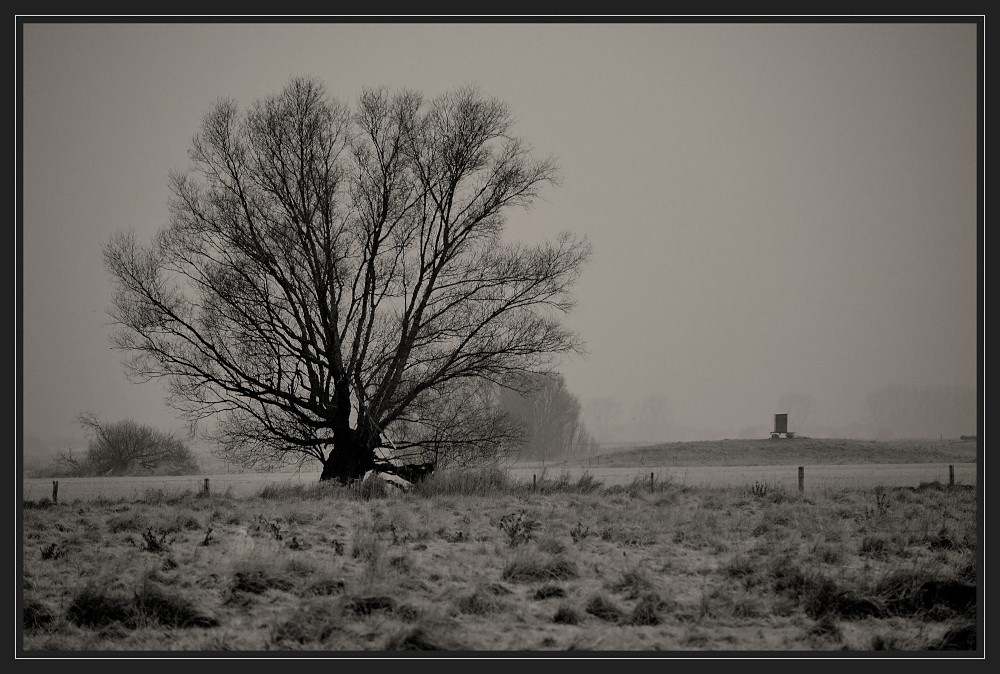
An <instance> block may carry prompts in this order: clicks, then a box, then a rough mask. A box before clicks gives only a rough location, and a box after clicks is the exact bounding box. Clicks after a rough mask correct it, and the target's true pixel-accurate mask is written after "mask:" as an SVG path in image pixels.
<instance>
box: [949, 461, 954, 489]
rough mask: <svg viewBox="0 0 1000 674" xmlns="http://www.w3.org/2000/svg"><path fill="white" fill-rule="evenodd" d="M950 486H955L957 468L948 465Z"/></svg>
mask: <svg viewBox="0 0 1000 674" xmlns="http://www.w3.org/2000/svg"><path fill="white" fill-rule="evenodd" d="M948 484H950V485H954V484H955V466H954V465H952V464H948Z"/></svg>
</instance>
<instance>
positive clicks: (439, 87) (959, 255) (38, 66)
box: [20, 22, 979, 438]
mask: <svg viewBox="0 0 1000 674" xmlns="http://www.w3.org/2000/svg"><path fill="white" fill-rule="evenodd" d="M23 34H24V51H23V78H22V84H23V99H22V108H21V109H22V111H23V132H24V136H23V138H24V146H23V147H24V156H23V193H22V194H23V201H22V204H23V209H24V210H23V213H24V218H23V230H22V233H23V256H22V257H21V264H22V272H23V290H24V292H23V297H22V298H20V301H21V310H22V312H23V333H22V339H23V342H22V345H23V355H24V359H23V382H22V384H23V385H22V391H23V403H24V408H23V427H24V431H25V434H26V435H29V436H30V435H35V436H38V437H43V438H44V437H52V436H65V435H78V434H79V427H78V426H77V424H76V423H75V421H74V420H75V417H76V415H77V414H79V413H80V412H81V411H84V410H91V411H94V412H96V413H98V414H99V415H101V416H102V417H105V418H108V419H121V418H132V419H135V420H137V421H140V422H143V423H149V424H153V425H156V426H160V427H164V428H181V424H180V423H179V422H178V421H176V420H175V417H174V416H173V413H172V412H171V411H170V410H169V409H168V408H167V407H166V406H165V405H164V403H163V395H162V391H161V390H160V388H159V387H158V386H157V385H156V384H145V385H136V384H130V383H128V382H127V381H126V379H125V377H124V375H123V372H122V368H121V365H120V354H119V353H117V352H115V351H112V350H111V348H110V342H109V339H108V337H109V334H110V331H111V326H110V325H109V319H108V315H107V311H108V309H109V306H110V293H111V284H110V279H109V277H108V275H107V274H106V272H105V269H104V267H103V260H102V249H103V247H104V245H105V244H106V242H107V240H108V238H109V236H110V235H111V234H112V233H113V232H115V231H118V230H123V229H134V230H135V232H136V233H137V236H138V238H139V239H140V240H141V241H143V242H149V241H150V240H151V238H152V236H153V234H154V233H155V232H156V231H157V229H159V228H160V227H162V226H163V225H164V224H165V223H166V220H167V215H168V214H167V206H166V201H167V196H168V191H167V175H168V172H170V171H171V170H176V169H184V168H185V167H187V166H188V160H187V151H188V149H189V146H190V140H191V138H192V136H193V135H194V134H195V133H196V132H197V131H198V128H199V124H200V120H201V117H202V115H203V114H204V113H205V112H206V111H207V110H208V109H209V107H210V106H211V104H212V102H213V101H214V100H216V99H217V98H219V97H223V96H225V97H232V98H234V99H236V100H237V101H239V102H242V103H247V102H249V101H251V100H252V99H253V98H256V97H259V96H263V95H268V94H272V93H277V92H278V91H279V90H280V89H281V88H282V87H283V86H284V85H285V84H286V83H287V82H288V80H289V78H290V77H292V76H297V75H309V76H314V77H317V78H319V79H321V80H322V81H323V82H324V83H325V84H326V85H327V87H328V89H329V90H330V92H331V93H333V94H334V95H336V96H337V97H339V98H341V99H342V100H344V101H347V102H350V101H352V100H353V99H355V98H356V96H357V95H358V94H359V93H360V91H361V89H362V88H363V87H366V86H376V85H386V86H389V87H404V86H405V87H409V88H414V89H418V90H420V91H422V92H424V93H425V94H426V95H428V96H434V95H436V94H439V93H443V92H444V91H446V90H449V89H452V88H454V87H456V86H458V85H462V84H466V83H475V84H478V85H479V86H480V88H481V89H482V91H483V92H484V93H486V94H490V95H495V96H497V97H499V98H501V99H503V100H505V101H506V102H507V103H509V104H510V106H511V108H512V110H513V112H514V114H515V116H516V118H517V120H518V122H517V125H516V127H515V131H516V133H517V134H518V135H520V136H522V137H523V138H525V139H526V140H527V141H528V142H530V143H531V144H532V145H533V146H534V148H535V150H536V152H537V154H538V155H542V156H544V155H549V154H551V155H553V156H554V157H555V158H556V159H557V160H558V162H559V166H560V172H561V177H562V186H561V187H558V188H551V189H549V190H547V191H546V192H545V195H544V200H542V201H540V202H538V203H537V204H536V205H535V207H534V208H533V209H531V210H530V211H528V212H518V213H512V214H511V218H510V224H509V228H508V233H509V236H510V237H511V238H512V239H531V240H541V239H543V238H548V237H551V236H554V235H555V234H556V233H557V232H559V231H560V230H566V229H568V230H572V231H574V232H577V233H579V234H584V235H586V236H587V237H588V238H589V239H590V241H591V243H592V245H593V249H594V254H593V259H592V261H591V262H590V263H589V265H588V266H587V267H586V269H585V271H584V274H583V276H582V278H581V280H580V282H579V284H578V285H577V287H576V296H577V298H578V306H577V308H576V310H575V311H574V313H573V314H571V315H570V316H569V317H568V319H567V322H568V323H569V324H570V325H572V326H573V327H574V328H575V329H577V330H579V331H580V333H581V334H582V336H583V338H584V340H585V341H586V343H587V348H588V351H589V354H588V355H587V356H586V357H582V358H573V359H570V360H567V361H566V362H565V363H564V367H563V371H564V373H565V375H566V378H567V381H568V384H569V386H570V389H571V390H572V391H573V392H574V393H575V394H576V395H577V396H578V398H580V399H581V400H583V401H587V400H589V399H592V398H597V397H614V398H617V399H619V400H620V401H621V402H622V403H623V405H625V406H626V407H628V406H630V405H634V404H636V403H638V402H640V401H641V400H643V399H644V398H647V397H648V396H651V395H658V396H660V397H661V398H662V399H663V400H665V401H666V405H667V410H668V413H669V414H670V416H671V418H672V419H674V420H676V421H677V422H678V423H680V424H683V425H685V426H690V427H697V428H704V429H712V428H719V429H729V428H738V427H742V426H746V425H753V424H763V425H767V424H769V423H770V419H771V415H772V414H773V413H774V412H777V411H782V410H778V409H775V406H776V404H777V401H778V400H779V398H780V397H781V396H782V395H783V394H786V393H790V392H795V393H802V394H807V395H809V396H811V397H812V398H813V399H814V401H815V403H816V408H817V417H816V418H817V419H818V420H820V421H822V422H823V423H824V424H826V425H829V426H837V425H838V424H849V423H851V422H854V421H856V420H857V419H858V418H859V417H860V416H861V415H862V413H863V403H864V398H865V396H866V395H867V394H868V393H869V392H871V391H873V390H875V389H877V388H879V387H882V386H885V385H887V384H893V383H896V384H909V385H918V386H945V385H949V386H950V385H968V386H975V385H976V376H977V340H976V338H977V307H978V304H977V287H978V284H979V280H978V275H977V259H978V254H977V233H978V231H979V228H978V225H977V216H976V209H977V203H978V202H977V193H976V178H977V173H976V111H977V104H976V91H977V77H976V65H977V53H976V26H975V24H974V23H964V24H962V23H951V24H949V23H902V22H901V23H868V24H866V23H843V24H811V23H777V24H754V23H720V24H686V23H617V24H593V23H589V24H588V23H583V24H581V23H557V24H525V23H506V24H482V23H479V24H476V23H470V24H436V23H430V24H428V23H419V24H418V23H411V24H403V23H394V24H388V23H386V24H341V23H303V24H286V25H282V24H196V23H187V24H185V23H180V24H129V23H117V24H97V23H65V24H26V25H25V26H24V33H23ZM970 432H972V431H970Z"/></svg>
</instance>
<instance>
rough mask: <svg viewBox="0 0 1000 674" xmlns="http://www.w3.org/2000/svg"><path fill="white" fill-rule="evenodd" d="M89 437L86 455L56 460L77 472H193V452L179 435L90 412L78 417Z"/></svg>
mask: <svg viewBox="0 0 1000 674" xmlns="http://www.w3.org/2000/svg"><path fill="white" fill-rule="evenodd" d="M78 420H79V422H80V424H81V425H82V426H83V428H84V430H85V431H86V432H87V434H88V435H89V437H90V443H89V445H88V447H87V453H86V456H85V457H83V458H82V460H81V459H79V458H76V457H73V455H72V453H67V454H63V455H61V456H60V457H59V458H58V459H57V463H59V465H60V466H62V467H63V468H65V469H67V470H70V471H72V472H75V473H76V474H78V475H143V474H147V475H148V474H159V475H193V474H197V473H198V463H197V461H196V460H195V457H194V454H193V453H192V452H191V450H190V449H189V448H188V447H187V445H185V444H184V442H182V441H181V440H180V439H179V438H177V437H176V436H175V435H173V434H171V433H164V432H162V431H158V430H156V429H154V428H151V427H150V426H145V425H142V424H139V423H136V422H135V421H131V420H128V419H126V420H122V421H112V422H105V421H102V420H100V419H99V418H98V417H97V416H96V415H94V414H92V413H89V412H88V413H84V414H81V415H80V416H79V417H78Z"/></svg>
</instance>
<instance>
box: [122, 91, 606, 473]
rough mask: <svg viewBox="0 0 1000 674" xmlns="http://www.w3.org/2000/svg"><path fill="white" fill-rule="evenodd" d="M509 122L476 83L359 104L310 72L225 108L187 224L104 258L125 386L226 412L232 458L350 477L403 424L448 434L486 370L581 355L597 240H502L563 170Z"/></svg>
mask: <svg viewBox="0 0 1000 674" xmlns="http://www.w3.org/2000/svg"><path fill="white" fill-rule="evenodd" d="M511 126H512V118H511V113H510V111H509V110H508V108H507V106H506V105H505V104H503V103H502V102H500V101H498V100H496V99H494V98H490V97H486V96H483V95H482V94H480V92H478V91H477V90H476V89H475V88H471V87H465V88H461V89H458V90H456V91H453V92H450V93H447V94H444V95H442V96H440V97H438V98H435V99H433V100H430V101H425V100H424V99H423V97H422V96H421V95H420V94H418V93H416V92H413V91H400V92H397V93H390V92H388V91H386V90H383V89H374V90H366V91H364V92H363V93H362V94H361V95H360V97H359V98H358V101H357V106H356V109H355V110H354V111H353V112H351V111H350V110H349V109H348V108H347V107H346V106H344V105H342V104H340V103H338V102H337V101H335V100H333V99H332V98H331V97H330V96H328V95H327V94H326V92H325V91H324V88H323V86H322V85H321V84H320V83H319V82H317V81H314V80H309V79H293V80H292V81H291V82H290V83H289V84H288V85H287V86H286V87H285V89H284V90H283V91H281V92H280V93H279V94H277V95H274V96H271V97H268V98H265V99H263V100H260V101H257V102H255V103H254V104H252V105H251V106H250V107H249V109H248V110H246V111H245V112H242V111H240V110H239V109H238V108H237V105H236V104H235V103H234V102H232V101H228V100H223V101H220V102H218V103H217V104H216V105H215V106H214V107H213V108H212V109H211V111H210V112H209V113H208V114H207V115H206V116H205V118H204V121H203V124H202V130H201V132H200V133H199V134H198V135H197V136H196V137H195V139H194V141H193V147H192V150H191V152H190V157H191V160H192V162H193V166H192V167H191V168H190V170H189V171H187V172H186V173H183V174H176V175H173V176H172V179H171V187H172V192H173V197H172V199H171V202H170V215H171V217H170V221H169V224H168V225H167V226H166V227H164V228H163V229H162V230H161V231H160V232H159V233H158V235H157V236H156V238H155V240H154V241H153V242H152V244H151V245H149V246H142V245H140V244H139V243H137V242H136V240H135V238H134V235H133V234H132V233H125V232H123V233H119V234H116V235H115V236H113V237H112V239H111V240H110V241H109V242H108V244H107V246H106V249H105V261H106V264H107V267H108V269H109V270H110V272H111V274H112V277H113V279H114V282H115V292H114V296H113V305H112V311H111V314H112V318H113V320H114V321H115V322H116V323H117V330H116V332H115V336H114V342H115V345H116V347H117V348H119V349H122V350H123V351H124V352H126V353H127V354H128V358H127V360H126V361H125V366H126V371H127V372H128V374H129V376H130V377H132V378H133V380H136V381H145V380H149V379H153V378H158V377H165V378H166V379H167V380H168V381H169V386H170V389H169V390H170V395H169V402H170V403H171V404H172V405H174V406H175V407H177V408H178V409H180V410H181V411H183V412H184V413H185V414H186V415H188V417H189V418H190V419H191V420H192V422H193V423H197V422H199V421H201V420H206V419H209V418H213V419H215V420H216V421H217V423H216V424H215V425H214V433H213V437H214V439H215V440H217V441H218V442H219V446H220V447H221V448H222V452H223V454H224V455H225V457H226V458H227V459H228V460H231V461H234V462H237V463H240V464H242V465H244V466H251V467H252V466H258V467H273V466H275V465H280V464H282V463H286V462H288V461H294V460H298V461H303V460H310V459H315V460H318V461H320V462H321V463H322V465H323V472H322V477H321V479H330V478H337V479H339V480H341V481H348V480H350V479H353V478H356V477H358V476H360V475H362V474H364V472H365V471H366V470H368V469H370V468H372V467H374V465H375V452H374V449H375V448H376V447H378V446H380V445H381V444H382V443H383V437H384V435H385V434H386V433H390V434H394V433H393V428H394V426H400V427H402V426H404V425H408V426H411V427H412V425H413V424H415V423H423V424H427V425H428V427H430V428H433V427H435V426H441V425H442V420H441V419H440V418H435V417H434V414H435V410H438V411H440V412H441V413H444V410H445V409H447V408H448V406H446V405H439V404H436V400H437V399H439V398H440V397H442V396H444V397H447V396H454V395H455V392H456V391H460V390H461V387H463V386H466V385H468V384H470V382H476V381H489V382H492V383H495V384H498V385H501V386H505V387H512V388H515V389H526V388H527V387H528V386H530V380H529V379H528V378H526V375H527V374H529V373H532V372H544V371H548V370H550V369H552V368H553V367H554V365H555V363H556V358H557V357H558V356H559V355H560V354H563V353H566V352H572V351H576V350H579V348H580V342H579V339H578V337H577V336H576V335H575V334H574V333H573V332H572V331H570V330H568V329H566V328H565V327H564V326H562V325H561V323H560V321H559V317H560V315H561V313H563V312H565V311H568V310H569V309H570V308H571V307H572V305H573V299H572V297H571V295H570V294H569V292H568V291H569V288H570V287H571V285H572V284H573V283H574V282H575V280H576V278H577V276H578V274H579V273H580V270H581V267H582V265H583V263H584V262H585V260H586V258H587V257H588V255H589V245H588V244H587V242H586V241H584V240H581V239H576V238H574V237H573V236H571V235H569V234H560V235H558V236H557V238H556V239H555V240H554V241H553V242H551V243H546V244H543V245H537V246H525V245H519V244H516V243H508V242H505V241H504V240H503V239H502V238H501V234H502V231H503V227H504V219H505V214H506V213H507V212H508V211H509V210H510V209H512V208H516V207H525V208H526V207H528V206H529V205H530V204H531V203H532V202H533V200H534V199H535V198H536V197H537V196H538V194H539V190H540V188H541V187H543V186H544V185H546V184H549V183H553V182H554V181H555V179H556V174H555V165H554V162H552V161H551V160H541V161H538V160H535V159H533V158H532V156H531V152H530V148H529V147H528V146H527V145H526V144H525V143H524V142H523V141H521V140H520V139H518V138H516V137H514V136H513V135H511ZM417 410H420V411H421V413H422V414H425V415H429V416H422V417H420V418H414V416H413V412H415V411H417ZM394 435H398V434H394Z"/></svg>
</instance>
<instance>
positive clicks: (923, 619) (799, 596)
mask: <svg viewBox="0 0 1000 674" xmlns="http://www.w3.org/2000/svg"><path fill="white" fill-rule="evenodd" d="M41 503H42V502H32V503H31V504H30V505H29V504H27V503H26V504H25V508H24V509H23V511H22V515H23V523H24V527H23V538H22V543H23V555H24V567H23V573H22V578H21V583H22V590H23V602H22V604H21V612H22V624H23V628H24V630H23V647H24V649H25V650H27V651H60V652H62V651H81V650H84V651H85V650H100V651H105V650H112V651H129V650H132V651H145V650H176V651H206V650H207V651H232V650H235V651H259V650H328V651H362V650H374V651H379V650H459V651H462V650H465V651H483V650H490V651H535V650H558V649H572V650H593V651H600V650H634V651H645V650H654V649H660V650H673V651H686V650H708V651H725V650H757V649H764V650H785V651H801V650H841V649H847V650H852V651H865V652H867V651H876V650H879V651H883V650H889V651H893V650H895V651H912V650H938V649H944V650H963V649H968V648H970V647H974V646H975V644H976V595H977V593H976V589H977V577H978V572H979V569H978V568H977V556H976V541H977V535H976V534H977V528H976V526H977V525H976V507H977V506H976V496H975V491H974V490H973V489H971V488H968V487H962V486H954V487H949V486H947V485H942V484H933V483H928V484H924V485H920V486H918V487H914V488H891V489H884V488H879V489H856V488H855V489H852V488H845V489H840V490H824V491H822V492H819V493H816V494H810V495H807V497H805V498H802V497H800V496H799V495H798V494H797V493H792V494H789V493H787V492H785V491H782V490H781V489H777V488H772V487H770V486H769V487H767V488H764V487H754V486H753V483H748V484H742V485H739V486H734V487H730V488H721V487H720V488H694V487H690V486H684V485H678V484H675V483H671V482H669V481H667V480H663V481H661V482H660V483H654V485H653V488H652V489H651V488H650V485H649V482H648V480H644V481H643V480H637V481H636V482H635V483H633V484H629V485H622V486H617V487H602V486H600V485H596V484H595V483H594V481H593V480H591V479H589V478H588V479H583V478H578V479H571V478H569V477H564V476H560V475H556V476H549V475H545V476H544V479H543V480H540V481H539V484H537V485H536V488H535V489H534V490H532V489H531V485H530V484H529V485H524V484H520V483H513V482H511V481H509V480H508V479H506V477H505V475H504V473H503V472H501V471H485V472H481V473H441V474H440V475H435V476H433V477H432V478H431V479H429V480H428V481H427V482H425V483H424V484H422V485H421V486H420V487H419V488H418V489H416V490H414V491H413V492H412V493H409V494H398V493H391V492H390V493H386V494H379V493H375V492H371V493H365V492H364V491H363V490H360V489H357V488H346V487H337V486H334V485H310V486H302V485H284V486H281V487H280V488H275V487H272V488H267V489H263V490H261V492H260V493H258V494H257V495H255V496H250V497H241V498H235V497H232V496H227V495H225V494H219V495H215V494H213V495H204V494H197V493H189V494H186V495H170V494H163V493H158V492H147V493H144V494H142V495H139V496H138V497H137V498H135V499H131V500H129V499H106V500H103V501H98V502H87V503H72V504H64V503H59V504H51V503H47V504H45V505H42V504H41Z"/></svg>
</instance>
